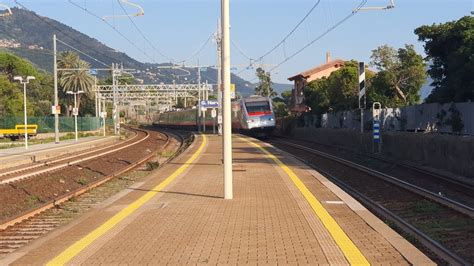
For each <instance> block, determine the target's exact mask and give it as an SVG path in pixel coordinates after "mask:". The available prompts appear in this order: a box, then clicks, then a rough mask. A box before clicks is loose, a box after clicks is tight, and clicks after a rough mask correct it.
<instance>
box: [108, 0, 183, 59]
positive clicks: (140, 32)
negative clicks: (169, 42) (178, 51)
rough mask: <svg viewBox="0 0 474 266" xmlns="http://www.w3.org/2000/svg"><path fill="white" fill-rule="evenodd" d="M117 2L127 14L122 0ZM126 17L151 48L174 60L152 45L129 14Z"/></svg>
mask: <svg viewBox="0 0 474 266" xmlns="http://www.w3.org/2000/svg"><path fill="white" fill-rule="evenodd" d="M117 2H118V3H119V4H120V7H121V8H122V10H123V12H124V13H125V14H127V11H126V10H125V7H124V6H123V4H122V0H117ZM127 18H128V19H129V20H130V22H131V23H132V24H133V26H134V27H135V29H136V30H137V31H138V33H139V34H140V35H141V36H142V38H143V39H144V40H145V41H146V42H147V43H148V44H149V45H150V46H151V48H153V50H155V51H156V52H157V53H158V54H159V55H161V56H162V57H163V58H166V59H168V60H170V61H171V62H173V61H175V60H174V59H173V58H171V57H169V56H167V55H165V54H164V53H163V52H161V50H160V49H158V48H156V46H155V45H153V43H152V42H151V41H150V40H149V39H148V38H147V37H146V35H145V34H144V33H143V31H142V30H141V29H140V27H138V26H137V24H136V23H135V21H133V19H132V18H131V17H130V16H127Z"/></svg>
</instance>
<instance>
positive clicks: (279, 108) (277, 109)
mask: <svg viewBox="0 0 474 266" xmlns="http://www.w3.org/2000/svg"><path fill="white" fill-rule="evenodd" d="M273 112H274V113H275V116H276V117H278V118H280V117H286V116H288V115H289V113H290V111H289V109H288V106H287V105H286V104H285V103H284V102H282V101H273Z"/></svg>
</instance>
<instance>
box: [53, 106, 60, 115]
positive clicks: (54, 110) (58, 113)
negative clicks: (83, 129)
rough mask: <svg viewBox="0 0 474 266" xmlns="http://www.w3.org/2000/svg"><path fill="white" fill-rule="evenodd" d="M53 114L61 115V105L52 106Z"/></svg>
mask: <svg viewBox="0 0 474 266" xmlns="http://www.w3.org/2000/svg"><path fill="white" fill-rule="evenodd" d="M51 114H53V115H60V114H61V106H60V105H53V106H51Z"/></svg>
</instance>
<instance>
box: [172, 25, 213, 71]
mask: <svg viewBox="0 0 474 266" xmlns="http://www.w3.org/2000/svg"><path fill="white" fill-rule="evenodd" d="M212 37H214V32H213V33H211V34H210V35H209V37H208V38H207V39H206V41H204V42H203V44H202V45H201V47H200V48H199V49H197V50H196V52H194V53H193V54H192V55H191V56H190V57H188V58H187V59H185V60H183V61H180V62H182V63H183V64H184V62H188V61H189V60H191V59H193V58H194V57H196V56H197V55H199V54H200V53H201V52H202V50H204V48H205V47H206V45H207V44H208V43H209V42H210V41H211V39H212Z"/></svg>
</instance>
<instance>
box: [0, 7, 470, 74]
mask: <svg viewBox="0 0 474 266" xmlns="http://www.w3.org/2000/svg"><path fill="white" fill-rule="evenodd" d="M19 1H20V2H21V3H22V4H24V5H25V6H27V7H29V8H30V9H32V10H33V11H35V12H37V13H39V14H40V15H43V16H48V17H51V18H53V19H56V20H59V21H61V22H63V23H65V24H67V25H69V26H71V27H73V28H75V29H77V30H79V31H81V32H84V33H86V34H88V35H90V36H92V37H94V38H96V39H98V40H100V41H101V42H103V43H105V44H106V45H108V46H110V47H113V48H115V49H118V50H120V51H123V52H126V53H127V54H129V55H130V56H132V57H134V58H136V59H137V60H140V61H147V62H164V61H169V60H167V59H165V58H163V57H161V56H160V55H159V54H158V53H157V52H156V50H154V49H153V48H152V47H151V46H150V45H149V44H148V43H147V42H146V41H145V40H144V39H143V38H142V37H141V36H140V35H139V33H138V32H137V31H136V30H135V28H134V27H133V25H132V24H131V23H130V21H129V20H128V19H127V18H117V19H112V20H110V23H112V24H113V25H114V26H116V27H117V29H119V30H120V31H121V32H123V33H124V34H125V35H127V36H128V37H129V39H131V40H132V41H133V42H134V43H135V44H136V45H137V46H138V47H140V48H141V49H142V50H143V51H145V53H146V54H148V56H147V55H145V54H143V53H142V52H140V51H138V49H136V48H135V47H134V46H133V45H131V44H130V43H128V42H127V41H125V40H124V39H122V37H120V36H119V35H118V34H117V33H116V32H114V31H113V30H112V29H111V28H109V27H108V26H107V25H106V24H105V23H104V22H102V21H100V20H98V19H97V18H94V17H92V16H90V15H89V14H87V13H85V12H84V11H82V10H81V9H78V8H77V7H75V6H73V5H71V4H70V3H69V2H68V1H67V0H19ZM72 1H73V2H75V3H77V4H78V5H81V6H85V7H87V8H88V9H89V10H91V11H92V12H94V13H96V14H97V15H99V16H105V15H114V14H123V13H122V12H123V11H122V9H121V7H120V5H119V4H118V3H117V0H72ZM130 2H135V3H138V4H140V5H141V6H142V7H143V8H144V10H145V16H142V17H137V18H134V21H135V23H136V24H137V25H138V26H139V27H140V29H141V31H142V32H143V33H144V34H145V35H146V37H147V38H148V39H149V40H150V41H151V42H152V43H153V44H154V46H155V47H156V48H158V49H159V50H160V51H161V52H163V53H164V54H166V55H167V56H169V57H171V58H174V59H175V60H184V59H187V58H189V56H191V55H192V54H193V53H194V52H195V51H197V50H198V49H199V48H200V46H201V45H202V44H203V43H204V42H205V41H206V40H207V39H208V37H209V36H210V34H212V33H213V32H214V31H215V30H216V27H217V19H218V17H219V15H220V1H218V0H212V1H211V0H134V1H132V0H130ZM315 2H316V0H314V1H313V0H231V27H232V28H231V38H232V40H233V41H234V43H235V44H236V45H237V46H238V47H239V48H240V49H241V50H242V51H243V52H244V53H245V54H246V55H247V56H249V57H250V58H258V57H260V56H261V55H262V54H264V53H265V52H266V51H268V50H269V49H270V48H272V47H273V46H274V45H275V44H277V43H278V42H279V41H280V40H281V39H282V38H283V37H284V36H285V35H286V34H287V33H288V32H289V31H290V30H291V29H292V28H293V27H294V25H295V24H296V23H297V22H298V21H299V20H300V19H301V18H302V17H303V16H304V15H305V13H306V12H307V10H308V9H309V8H311V6H313V4H314V3H315ZM360 2H361V1H360V0H321V3H320V4H319V5H318V7H317V8H316V9H315V10H314V12H313V13H312V14H311V16H310V17H308V19H307V20H306V21H305V22H304V23H303V24H302V25H301V26H300V27H299V28H298V30H297V31H296V32H295V33H294V35H292V36H291V37H290V38H289V39H288V40H287V41H286V42H285V45H284V46H281V47H279V48H278V49H277V50H275V51H274V52H273V53H272V54H270V55H269V56H267V57H265V58H264V59H263V63H264V64H277V63H280V62H281V61H283V60H284V59H285V54H286V55H287V56H288V55H290V54H292V53H293V52H295V51H297V50H298V49H299V48H301V47H302V46H304V45H305V44H306V43H308V42H309V41H311V40H312V39H314V38H316V37H317V36H318V35H320V34H321V33H322V32H324V31H325V30H326V29H328V28H329V27H331V26H332V25H333V24H334V23H336V22H337V21H339V20H340V19H342V18H343V17H344V16H346V15H348V14H349V13H350V12H351V10H352V9H353V8H354V7H355V6H357V5H358V3H360ZM0 3H3V4H7V5H9V6H14V5H15V4H14V2H13V1H12V0H0ZM387 3H388V0H383V1H382V0H369V1H368V3H367V6H381V5H386V4H387ZM395 4H396V8H395V9H392V10H388V11H365V12H359V13H358V14H356V15H355V16H353V17H352V18H351V19H349V20H348V21H347V22H346V23H344V24H342V25H341V26H340V27H338V28H336V29H335V30H334V31H332V32H330V33H329V34H328V35H326V36H325V37H323V38H322V39H321V40H319V41H317V42H316V43H315V44H314V45H312V46H311V47H309V48H307V49H306V50H304V51H303V52H302V53H301V54H299V55H298V56H296V57H294V58H293V59H292V60H290V61H289V62H287V63H285V64H283V65H282V66H281V67H279V68H277V69H276V70H275V71H274V72H273V73H272V76H273V80H274V81H276V82H284V83H288V81H287V80H286V78H288V77H289V76H292V75H293V74H296V73H299V72H301V71H303V70H306V69H308V68H311V67H314V66H316V65H318V64H321V63H323V62H324V60H325V53H326V51H330V52H331V54H332V57H333V58H342V59H356V60H363V61H368V60H369V58H370V54H371V50H372V49H374V48H376V47H377V46H379V45H383V44H389V45H391V46H394V47H396V48H398V47H401V46H403V45H404V44H405V43H410V44H414V45H415V46H416V48H417V50H418V51H419V52H420V53H422V52H423V47H422V43H419V42H418V41H417V37H416V36H415V34H414V33H413V30H414V29H415V28H416V27H418V26H420V25H424V24H432V23H440V22H446V21H451V20H456V19H458V18H460V17H462V16H465V15H469V14H470V11H471V10H474V0H395ZM126 8H127V10H130V11H131V12H133V10H134V9H133V8H132V7H126ZM215 54H216V52H215V44H214V43H213V42H212V41H211V42H209V43H208V44H207V46H206V47H205V48H204V50H203V52H202V53H200V54H199V60H200V63H201V64H202V65H206V64H215V61H216V55H215ZM197 58H198V57H194V58H192V59H191V60H190V61H189V63H190V64H197ZM232 64H235V65H238V66H240V65H242V66H243V65H248V64H249V59H247V58H245V57H244V56H243V55H241V53H240V52H239V51H238V50H237V49H236V48H235V47H232ZM268 68H271V67H268ZM239 70H240V69H239ZM239 70H236V71H235V72H239ZM241 76H242V77H244V78H246V79H249V80H251V79H253V78H254V70H247V71H244V72H242V74H241Z"/></svg>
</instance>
